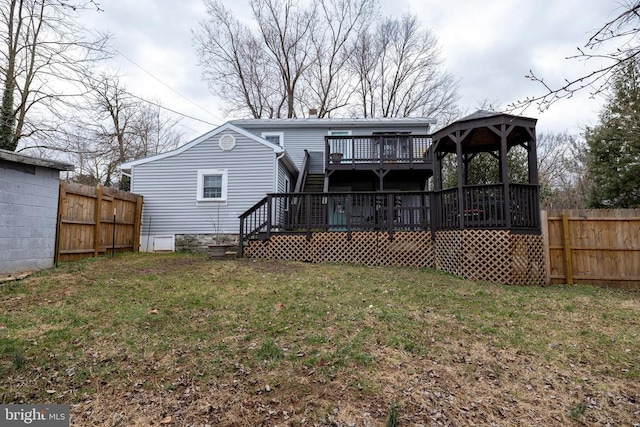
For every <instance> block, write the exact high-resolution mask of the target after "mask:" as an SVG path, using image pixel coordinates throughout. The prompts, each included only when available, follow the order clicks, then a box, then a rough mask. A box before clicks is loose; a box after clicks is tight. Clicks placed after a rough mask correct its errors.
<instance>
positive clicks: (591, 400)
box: [0, 254, 640, 426]
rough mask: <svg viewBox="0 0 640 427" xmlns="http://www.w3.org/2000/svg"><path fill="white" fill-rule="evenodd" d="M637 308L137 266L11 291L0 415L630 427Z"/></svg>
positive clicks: (209, 267) (594, 297) (583, 295)
mask: <svg viewBox="0 0 640 427" xmlns="http://www.w3.org/2000/svg"><path fill="white" fill-rule="evenodd" d="M639 296H640V295H639V294H638V293H626V292H621V291H614V290H607V289H600V288H594V287H586V286H582V287H575V286H571V287H569V286H565V287H551V288H515V287H506V286H499V285H492V284H486V283H474V282H470V281H466V280H461V279H458V278H455V277H452V276H449V275H443V274H440V273H436V272H433V271H431V270H420V269H408V268H371V267H358V266H345V265H311V264H302V263H294V262H271V261H269V262H267V261H255V260H229V261H222V262H219V261H218V262H213V261H210V260H208V259H206V258H204V257H199V256H194V255H184V254H171V255H149V254H135V255H134V254H129V255H123V256H119V257H116V258H115V259H111V258H104V259H98V260H88V261H83V262H77V263H69V264H65V265H63V266H62V267H61V268H59V269H57V270H50V271H45V272H42V273H40V274H38V275H36V276H32V277H30V278H27V279H25V280H23V281H20V282H11V283H7V284H5V285H3V286H2V287H0V304H1V305H2V307H3V310H2V312H1V313H0V378H2V380H0V402H1V403H19V402H28V403H42V402H49V403H68V404H71V405H72V409H71V413H72V424H73V425H78V426H80V425H82V426H85V425H108V426H120V425H121V426H136V425H140V426H142V425H145V426H146V425H194V426H195V425H207V424H209V425H227V426H242V425H246V426H255V425H274V426H275V425H292V426H295V425H317V426H325V425H338V426H349V425H357V426H368V425H371V426H377V425H420V424H423V425H500V426H502V425H507V426H508V425H558V426H560V425H571V424H574V425H606V424H607V423H609V424H610V425H633V424H635V423H640V381H639V380H640V357H639V349H640V337H639V333H640V328H639V323H640V316H639V314H640V301H639Z"/></svg>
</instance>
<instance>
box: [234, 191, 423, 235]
mask: <svg viewBox="0 0 640 427" xmlns="http://www.w3.org/2000/svg"><path fill="white" fill-rule="evenodd" d="M429 200H430V193H429V192H424V191H421V192H358V193H275V194H268V195H267V197H265V198H264V199H263V200H261V201H260V203H258V204H256V205H254V206H253V207H252V208H251V209H249V210H248V211H247V212H245V213H244V214H242V215H241V216H240V234H241V236H240V240H241V241H244V240H246V239H248V238H252V237H259V236H262V237H263V238H265V239H268V238H269V237H270V236H271V234H272V233H282V232H287V233H306V234H308V235H310V234H311V233H312V232H314V231H346V232H349V233H350V232H352V231H367V230H380V231H386V232H388V233H389V234H390V235H391V236H393V233H394V232H396V231H404V230H407V231H408V230H427V229H429V227H430V210H429Z"/></svg>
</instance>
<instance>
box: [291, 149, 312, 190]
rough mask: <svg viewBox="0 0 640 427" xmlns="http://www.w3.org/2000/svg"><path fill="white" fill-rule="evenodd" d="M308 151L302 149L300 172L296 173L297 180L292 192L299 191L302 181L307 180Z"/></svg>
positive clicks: (302, 184)
mask: <svg viewBox="0 0 640 427" xmlns="http://www.w3.org/2000/svg"><path fill="white" fill-rule="evenodd" d="M310 157H311V156H310V155H309V151H307V150H304V158H303V159H302V168H301V170H300V173H299V174H298V180H297V181H296V186H295V188H294V190H293V192H294V193H301V192H302V189H303V188H304V183H305V181H306V180H307V175H308V174H309V163H310V162H309V159H310Z"/></svg>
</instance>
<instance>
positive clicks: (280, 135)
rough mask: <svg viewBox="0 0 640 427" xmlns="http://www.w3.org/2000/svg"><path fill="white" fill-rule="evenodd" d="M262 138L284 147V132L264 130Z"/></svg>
mask: <svg viewBox="0 0 640 427" xmlns="http://www.w3.org/2000/svg"><path fill="white" fill-rule="evenodd" d="M262 139H266V140H267V142H270V143H272V144H273V145H278V146H280V147H283V148H284V132H262Z"/></svg>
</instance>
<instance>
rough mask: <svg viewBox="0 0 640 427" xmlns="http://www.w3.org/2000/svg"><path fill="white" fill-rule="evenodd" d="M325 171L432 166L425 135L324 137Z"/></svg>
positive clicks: (428, 137) (429, 141) (428, 141)
mask: <svg viewBox="0 0 640 427" xmlns="http://www.w3.org/2000/svg"><path fill="white" fill-rule="evenodd" d="M325 141H326V147H325V156H326V160H325V164H326V165H327V167H329V168H331V167H334V168H335V167H339V166H341V165H342V166H346V165H353V166H355V165H364V164H385V163H396V164H397V163H426V162H431V153H430V151H429V146H430V145H431V137H430V136H428V135H402V134H393V135H392V134H390V135H368V136H351V135H349V136H327V137H325Z"/></svg>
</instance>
